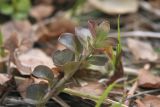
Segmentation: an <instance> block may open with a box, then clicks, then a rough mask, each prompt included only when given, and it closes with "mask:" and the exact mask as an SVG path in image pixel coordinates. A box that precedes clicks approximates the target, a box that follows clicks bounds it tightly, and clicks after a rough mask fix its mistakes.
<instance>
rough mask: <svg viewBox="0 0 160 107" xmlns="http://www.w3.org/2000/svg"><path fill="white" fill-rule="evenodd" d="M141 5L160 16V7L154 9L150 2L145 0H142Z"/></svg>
mask: <svg viewBox="0 0 160 107" xmlns="http://www.w3.org/2000/svg"><path fill="white" fill-rule="evenodd" d="M140 7H142V8H143V9H144V10H146V11H149V12H151V13H153V14H155V15H156V16H159V17H160V9H154V8H153V7H152V6H151V5H150V4H149V3H147V2H145V1H141V2H140Z"/></svg>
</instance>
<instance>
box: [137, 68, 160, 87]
mask: <svg viewBox="0 0 160 107" xmlns="http://www.w3.org/2000/svg"><path fill="white" fill-rule="evenodd" d="M138 85H139V86H140V87H144V88H160V77H159V76H155V75H153V74H152V73H151V72H150V71H148V70H146V69H141V70H140V71H139V75H138Z"/></svg>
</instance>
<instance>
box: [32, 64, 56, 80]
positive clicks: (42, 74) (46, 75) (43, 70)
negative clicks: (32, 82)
mask: <svg viewBox="0 0 160 107" xmlns="http://www.w3.org/2000/svg"><path fill="white" fill-rule="evenodd" d="M32 75H34V76H35V77H38V78H42V79H46V80H48V81H49V82H52V80H53V79H54V75H53V72H52V70H51V69H50V68H49V67H47V66H45V65H38V66H37V67H35V69H34V70H33V72H32Z"/></svg>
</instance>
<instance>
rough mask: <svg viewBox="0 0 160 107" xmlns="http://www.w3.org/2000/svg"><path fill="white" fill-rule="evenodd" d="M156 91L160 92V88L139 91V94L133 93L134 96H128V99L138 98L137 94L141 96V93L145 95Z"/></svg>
mask: <svg viewBox="0 0 160 107" xmlns="http://www.w3.org/2000/svg"><path fill="white" fill-rule="evenodd" d="M155 92H160V89H154V90H149V91H143V92H141V93H138V94H135V95H133V96H130V97H128V98H127V99H126V100H128V99H132V98H136V97H137V96H141V95H144V94H150V93H155Z"/></svg>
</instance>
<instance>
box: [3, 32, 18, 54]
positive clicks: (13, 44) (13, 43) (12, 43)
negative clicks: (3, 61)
mask: <svg viewBox="0 0 160 107" xmlns="http://www.w3.org/2000/svg"><path fill="white" fill-rule="evenodd" d="M4 47H5V48H6V49H7V50H9V51H10V52H11V53H13V52H14V51H15V49H16V48H18V47H19V41H18V38H17V34H16V33H13V34H11V36H10V38H8V39H7V40H6V41H5V42H4Z"/></svg>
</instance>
